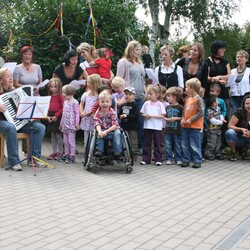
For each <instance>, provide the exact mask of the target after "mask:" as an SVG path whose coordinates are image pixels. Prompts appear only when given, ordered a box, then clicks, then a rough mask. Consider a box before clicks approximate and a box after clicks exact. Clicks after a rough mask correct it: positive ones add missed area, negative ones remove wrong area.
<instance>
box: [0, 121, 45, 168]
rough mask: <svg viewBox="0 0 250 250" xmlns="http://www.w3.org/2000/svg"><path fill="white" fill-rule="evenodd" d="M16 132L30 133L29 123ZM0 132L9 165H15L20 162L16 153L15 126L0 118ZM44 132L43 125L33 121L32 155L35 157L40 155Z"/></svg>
mask: <svg viewBox="0 0 250 250" xmlns="http://www.w3.org/2000/svg"><path fill="white" fill-rule="evenodd" d="M18 132H20V133H26V134H30V124H26V125H25V126H24V127H22V128H21V129H20V130H19V131H18ZM0 133H3V134H4V135H5V137H6V146H7V154H8V163H9V165H11V166H15V165H16V164H17V163H19V162H20V158H19V155H18V142H17V131H16V128H15V126H14V125H13V124H12V123H10V122H8V121H5V120H0ZM44 133H45V126H44V125H43V124H41V123H38V122H33V138H34V140H33V142H34V143H33V152H32V153H33V155H34V156H36V157H37V158H40V157H41V148H42V143H43V137H44Z"/></svg>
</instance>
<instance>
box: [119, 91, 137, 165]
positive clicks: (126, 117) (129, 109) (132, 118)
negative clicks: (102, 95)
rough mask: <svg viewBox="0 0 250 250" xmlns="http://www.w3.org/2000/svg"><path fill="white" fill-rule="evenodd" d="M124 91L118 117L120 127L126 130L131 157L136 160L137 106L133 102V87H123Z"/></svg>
mask: <svg viewBox="0 0 250 250" xmlns="http://www.w3.org/2000/svg"><path fill="white" fill-rule="evenodd" d="M124 93H125V100H126V102H125V103H124V104H122V105H121V107H120V112H119V118H120V120H121V127H122V128H123V129H124V130H126V131H127V132H128V135H129V138H130V140H131V147H132V152H133V158H134V161H136V160H137V154H138V139H137V130H138V108H137V105H136V102H135V95H136V92H135V88H134V87H127V88H125V89H124Z"/></svg>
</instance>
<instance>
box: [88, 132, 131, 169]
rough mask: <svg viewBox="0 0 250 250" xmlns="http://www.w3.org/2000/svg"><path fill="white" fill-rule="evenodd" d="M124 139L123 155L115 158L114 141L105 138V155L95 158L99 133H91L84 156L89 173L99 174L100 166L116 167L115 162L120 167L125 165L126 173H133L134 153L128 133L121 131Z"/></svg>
mask: <svg viewBox="0 0 250 250" xmlns="http://www.w3.org/2000/svg"><path fill="white" fill-rule="evenodd" d="M121 137H122V153H121V156H119V157H118V158H117V157H115V156H113V150H112V140H111V139H106V140H105V138H104V155H103V156H102V157H97V156H95V150H96V139H97V131H96V130H94V131H91V132H90V134H89V137H88V140H87V145H86V147H85V156H84V163H83V165H84V167H85V168H86V169H87V171H93V172H94V173H95V174H96V173H97V171H98V169H99V168H100V166H105V165H114V164H115V162H116V163H117V164H118V163H119V165H121V164H124V166H125V173H128V174H130V173H132V171H133V165H134V160H133V153H132V148H131V142H130V138H129V136H128V133H127V131H123V130H121Z"/></svg>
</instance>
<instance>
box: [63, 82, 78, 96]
mask: <svg viewBox="0 0 250 250" xmlns="http://www.w3.org/2000/svg"><path fill="white" fill-rule="evenodd" d="M62 92H64V93H65V95H66V96H67V95H74V94H75V93H76V90H75V88H74V86H72V85H70V84H66V85H64V86H63V88H62Z"/></svg>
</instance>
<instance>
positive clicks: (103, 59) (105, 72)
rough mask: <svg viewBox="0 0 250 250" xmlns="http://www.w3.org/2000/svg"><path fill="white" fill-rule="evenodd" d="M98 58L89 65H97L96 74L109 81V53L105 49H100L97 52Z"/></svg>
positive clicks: (110, 63)
mask: <svg viewBox="0 0 250 250" xmlns="http://www.w3.org/2000/svg"><path fill="white" fill-rule="evenodd" d="M97 53H98V56H99V58H98V59H96V60H95V61H94V62H91V63H90V65H91V66H93V65H97V66H98V69H97V73H98V74H99V75H100V77H101V78H105V79H110V78H111V66H112V61H111V60H110V59H109V55H110V51H109V50H108V49H107V48H101V49H98V50H97Z"/></svg>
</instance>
